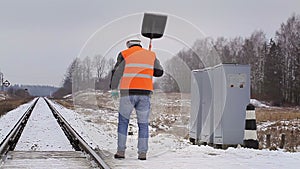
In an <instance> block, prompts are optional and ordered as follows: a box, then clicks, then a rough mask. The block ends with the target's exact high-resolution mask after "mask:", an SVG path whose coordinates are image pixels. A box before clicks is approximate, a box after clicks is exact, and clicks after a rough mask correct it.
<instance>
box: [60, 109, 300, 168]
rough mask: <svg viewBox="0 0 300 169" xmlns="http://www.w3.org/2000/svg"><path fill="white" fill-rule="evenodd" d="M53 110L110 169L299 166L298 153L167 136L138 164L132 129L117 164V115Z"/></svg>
mask: <svg viewBox="0 0 300 169" xmlns="http://www.w3.org/2000/svg"><path fill="white" fill-rule="evenodd" d="M55 107H56V108H57V109H58V111H60V112H61V113H62V114H63V116H64V117H65V118H66V119H67V120H68V121H70V122H71V124H72V126H73V127H74V129H75V130H77V131H78V132H79V133H80V134H82V135H83V137H84V139H85V140H86V141H87V142H88V143H89V144H90V145H91V146H92V147H94V148H96V147H98V148H100V149H102V150H104V156H106V161H107V162H108V164H109V165H110V166H111V167H112V168H122V169H124V168H125V169H127V168H176V169H178V168H230V169H235V168H236V169H240V168H255V169H260V168H261V169H265V168H289V169H294V168H295V169H296V168H299V165H300V153H288V152H283V151H270V150H253V149H246V148H229V149H227V150H220V149H213V148H212V147H209V146H196V145H191V144H189V143H188V141H187V140H185V139H183V138H182V137H178V136H175V135H172V134H167V133H159V134H157V133H156V134H155V135H154V136H152V137H151V138H150V140H149V153H148V156H147V160H146V161H140V160H138V159H137V152H136V151H137V148H136V145H137V133H136V129H133V131H134V135H133V136H128V140H127V150H126V159H123V160H118V159H114V158H113V154H114V153H115V152H116V144H117V142H116V141H117V140H116V139H117V138H116V131H117V127H116V124H117V112H115V111H113V110H109V109H107V110H106V109H103V110H100V109H98V110H91V109H90V110H89V109H77V111H76V112H75V111H73V110H69V109H66V108H64V107H62V106H60V105H58V104H56V105H55ZM132 123H134V122H132ZM133 127H135V126H133ZM151 132H153V129H151Z"/></svg>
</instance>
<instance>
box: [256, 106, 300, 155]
mask: <svg viewBox="0 0 300 169" xmlns="http://www.w3.org/2000/svg"><path fill="white" fill-rule="evenodd" d="M256 120H257V123H258V124H259V126H260V127H259V129H258V140H259V143H260V148H270V149H273V150H274V149H278V148H279V145H280V142H281V136H282V135H283V134H284V135H285V145H284V149H285V150H286V151H290V152H295V151H299V148H300V147H299V146H300V110H299V108H268V109H266V108H258V109H257V110H256ZM267 135H270V137H271V138H270V147H267V140H266V137H267Z"/></svg>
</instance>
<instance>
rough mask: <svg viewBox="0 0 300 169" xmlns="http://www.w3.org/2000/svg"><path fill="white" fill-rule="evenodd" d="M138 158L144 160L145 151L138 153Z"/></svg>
mask: <svg viewBox="0 0 300 169" xmlns="http://www.w3.org/2000/svg"><path fill="white" fill-rule="evenodd" d="M138 159H139V160H146V153H139V156H138Z"/></svg>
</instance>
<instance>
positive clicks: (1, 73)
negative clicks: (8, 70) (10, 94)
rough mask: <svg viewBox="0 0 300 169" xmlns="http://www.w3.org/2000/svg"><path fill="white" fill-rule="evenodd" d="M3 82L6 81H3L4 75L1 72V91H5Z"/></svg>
mask: <svg viewBox="0 0 300 169" xmlns="http://www.w3.org/2000/svg"><path fill="white" fill-rule="evenodd" d="M3 80H4V79H3V73H2V72H0V82H1V84H0V85H1V91H3V89H4V88H3Z"/></svg>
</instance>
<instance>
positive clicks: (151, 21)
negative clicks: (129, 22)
mask: <svg viewBox="0 0 300 169" xmlns="http://www.w3.org/2000/svg"><path fill="white" fill-rule="evenodd" d="M166 23H167V16H166V15H159V14H153V13H144V18H143V24H142V35H143V36H144V37H146V38H149V39H150V43H149V50H150V51H151V48H152V39H158V38H161V37H162V36H163V34H164V31H165V27H166Z"/></svg>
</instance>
